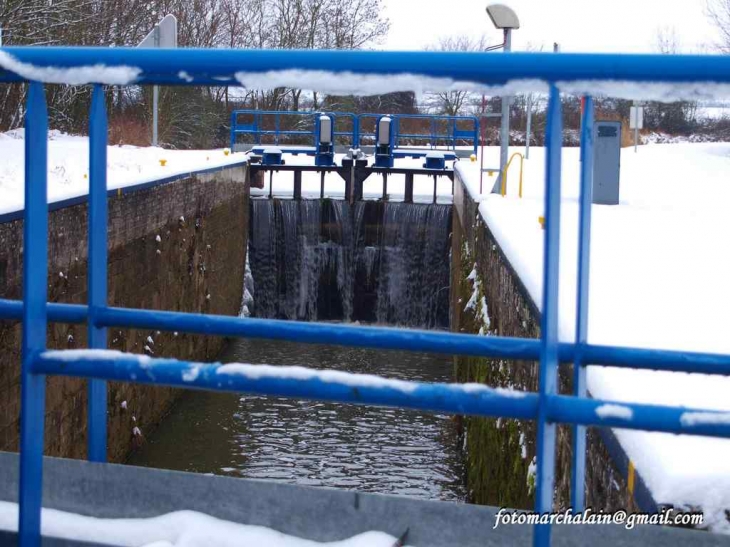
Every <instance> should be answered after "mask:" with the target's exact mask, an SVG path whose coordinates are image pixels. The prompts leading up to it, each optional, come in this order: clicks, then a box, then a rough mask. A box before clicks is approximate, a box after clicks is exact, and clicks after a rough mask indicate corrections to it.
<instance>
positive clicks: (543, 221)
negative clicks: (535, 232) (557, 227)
mask: <svg viewBox="0 0 730 547" xmlns="http://www.w3.org/2000/svg"><path fill="white" fill-rule="evenodd" d="M537 221H538V222H539V223H540V227H541V228H542V229H543V230H544V229H545V217H537Z"/></svg>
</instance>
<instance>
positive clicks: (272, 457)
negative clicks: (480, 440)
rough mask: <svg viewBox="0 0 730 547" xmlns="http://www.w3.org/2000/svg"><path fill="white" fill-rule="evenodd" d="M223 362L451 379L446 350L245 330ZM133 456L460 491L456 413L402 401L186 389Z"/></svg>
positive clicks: (309, 479) (175, 465)
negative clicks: (261, 335) (377, 404)
mask: <svg viewBox="0 0 730 547" xmlns="http://www.w3.org/2000/svg"><path fill="white" fill-rule="evenodd" d="M222 360H223V361H224V362H245V363H270V364H279V365H303V366H308V367H313V368H327V369H337V370H346V371H350V372H357V373H368V374H378V375H381V376H386V377H390V378H400V379H408V380H418V381H424V382H450V381H451V380H452V378H453V368H452V367H453V364H452V363H453V362H452V360H451V358H449V357H446V356H436V355H429V354H416V353H405V352H395V351H378V350H368V349H359V348H343V347H337V346H326V345H310V344H296V343H290V342H280V341H276V342H270V341H263V340H247V339H241V340H236V341H233V342H231V344H230V345H229V347H228V349H227V350H226V351H225V352H224V355H223V356H222ZM129 463H131V464H132V465H141V466H148V467H159V468H165V469H176V470H181V471H192V472H197V473H213V474H218V475H230V476H235V477H246V478H253V479H267V480H276V481H282V482H287V483H296V484H301V485H311V486H327V487H335V488H344V489H352V490H358V491H361V492H377V493H386V494H401V495H407V496H413V497H418V498H422V499H434V500H450V501H463V500H464V499H465V497H466V490H465V486H464V480H463V477H464V461H463V455H462V452H461V449H460V447H459V442H458V438H457V433H456V428H455V426H454V423H453V421H452V419H451V418H450V417H447V416H439V415H432V414H426V413H422V412H416V411H408V410H402V409H395V408H374V407H364V406H355V405H337V404H329V403H321V402H316V401H304V400H294V399H284V398H276V397H261V396H250V395H241V394H227V393H210V392H202V391H197V392H192V391H191V392H188V393H187V394H186V395H185V396H184V397H183V398H182V400H181V401H180V402H179V404H177V405H176V407H175V409H174V411H173V412H172V414H171V415H170V416H169V417H168V418H167V419H165V421H164V422H163V423H162V425H161V426H160V427H159V428H158V429H157V430H156V431H155V432H153V433H152V434H151V435H150V436H149V437H148V438H147V439H146V442H145V443H144V444H143V446H142V447H141V448H140V450H139V451H138V452H136V453H135V454H134V455H133V456H132V458H131V460H130V462H129Z"/></svg>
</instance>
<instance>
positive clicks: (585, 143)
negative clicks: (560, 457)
mask: <svg viewBox="0 0 730 547" xmlns="http://www.w3.org/2000/svg"><path fill="white" fill-rule="evenodd" d="M580 161H581V164H580V165H581V167H580V228H579V235H578V288H577V296H576V302H577V303H576V306H577V309H576V320H575V357H574V358H573V393H574V394H575V395H577V396H578V397H585V396H586V369H585V366H584V364H585V363H584V362H583V356H582V350H583V347H585V345H586V343H587V342H588V294H589V291H588V283H589V277H590V268H591V204H592V203H593V98H592V97H586V98H585V102H584V103H583V117H582V124H581V136H580ZM572 429H573V464H572V469H571V477H570V500H571V503H570V504H571V506H572V507H573V511H582V510H583V508H584V506H585V474H586V428H585V426H583V425H578V424H576V425H574V426H573V428H572Z"/></svg>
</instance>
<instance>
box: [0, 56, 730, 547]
mask: <svg viewBox="0 0 730 547" xmlns="http://www.w3.org/2000/svg"><path fill="white" fill-rule="evenodd" d="M2 52H3V53H4V54H6V56H4V61H3V68H0V82H30V85H29V86H28V94H27V108H26V138H25V146H26V152H25V168H26V171H25V204H26V205H25V210H24V225H23V229H24V236H23V237H24V253H23V260H24V265H23V301H22V302H17V301H8V300H0V318H10V319H21V320H22V321H23V327H24V328H23V340H22V383H21V407H22V412H21V441H20V449H21V467H20V516H19V535H20V542H21V545H22V546H23V547H35V546H37V545H38V544H39V541H40V508H41V499H42V498H41V491H42V480H41V478H42V455H43V433H44V415H45V406H44V405H45V377H46V375H47V374H60V375H73V376H81V377H87V378H91V379H92V381H91V382H90V388H89V425H88V431H89V435H88V437H89V457H90V458H91V459H94V460H98V461H104V460H105V459H106V400H105V397H106V384H105V381H106V380H108V379H117V380H123V381H136V382H144V383H154V384H160V383H163V384H169V385H176V386H177V385H179V386H188V387H196V388H201V389H214V390H215V389H232V390H238V391H252V392H256V393H267V394H279V395H284V396H292V397H300V396H301V397H314V398H318V399H326V400H332V401H339V402H349V403H352V402H356V403H362V404H385V405H395V406H402V407H407V408H418V409H426V410H432V411H437V412H453V413H461V414H475V415H481V416H487V415H489V416H496V415H501V416H510V417H517V418H522V419H534V420H536V421H537V431H538V433H537V490H536V496H535V498H536V502H535V509H536V511H538V512H540V513H545V512H547V511H549V510H551V509H552V502H553V494H554V492H553V489H554V469H555V448H556V446H555V443H556V424H557V423H569V424H574V425H576V427H575V428H574V429H573V431H574V439H573V445H574V447H576V448H580V452H581V453H580V454H577V455H576V457H575V458H574V460H573V463H572V476H571V480H572V482H573V491H572V493H571V497H572V502H573V507H574V509H580V508H582V505H583V499H582V496H581V495H580V494H579V493H580V492H582V490H583V488H584V458H585V454H584V447H585V442H584V439H585V429H584V426H589V425H592V426H600V427H620V428H627V429H641V430H650V431H664V432H673V433H682V434H691V435H709V436H718V437H730V417H729V416H728V414H727V413H718V412H714V411H706V410H689V409H684V408H677V407H666V406H657V405H646V404H635V403H631V402H620V403H616V402H607V401H598V400H593V399H590V398H588V397H587V395H586V393H585V373H584V372H585V367H586V366H588V365H592V364H601V365H608V366H620V367H633V368H644V369H652V370H667V371H682V372H689V373H693V372H694V373H700V372H701V373H706V374H717V375H728V374H729V373H730V355H724V354H723V355H715V354H706V353H692V352H678V351H668V350H664V349H652V350H649V349H638V348H622V347H616V346H607V345H592V344H588V343H587V340H586V333H587V326H588V324H587V317H588V316H587V305H588V294H589V291H588V283H589V276H588V269H587V265H588V264H589V260H588V257H589V252H590V231H591V230H590V225H591V219H590V214H589V212H590V203H591V200H590V199H589V197H590V188H591V185H592V179H591V177H592V175H591V173H592V169H591V167H592V164H591V162H592V139H591V138H590V135H591V134H592V127H593V118H592V111H591V109H592V104H591V102H590V98H589V99H588V100H587V101H586V105H587V107H586V112H585V113H584V117H583V133H582V140H581V148H582V150H581V156H582V158H583V168H582V171H581V199H580V209H581V216H580V218H581V229H580V245H579V257H578V259H579V263H580V264H581V270H580V275H579V276H578V284H577V285H578V286H577V310H578V313H577V314H576V315H577V321H576V323H577V327H578V328H577V334H576V340H575V341H573V342H565V341H563V342H560V341H559V340H558V331H557V325H558V312H559V310H558V302H559V300H558V288H559V286H558V282H557V279H558V271H559V268H558V266H559V256H560V233H559V232H560V230H559V227H560V210H561V205H560V204H561V153H560V150H561V136H562V112H561V104H560V100H559V93H560V90H561V89H562V90H566V89H567V90H571V89H572V90H575V89H581V90H584V91H585V92H586V93H588V92H589V91H593V90H595V91H596V92H598V91H600V92H610V91H611V89H612V87H611V86H614V85H616V84H615V82H617V81H618V82H633V83H638V84H641V85H643V84H644V83H646V82H655V83H666V84H672V86H673V89H674V90H675V91H677V90H678V92H679V93H680V94H681V93H682V92H683V90H684V91H685V92H686V91H687V90H689V91H691V90H692V89H694V87H697V86H699V85H703V84H707V83H720V84H727V83H730V58H728V57H725V56H647V55H582V54H560V55H555V54H505V55H491V54H483V53H439V52H384V51H336V52H335V51H283V50H279V51H261V50H259V51H256V50H254V51H252V50H246V51H239V50H196V49H180V50H174V51H173V50H140V49H129V48H67V47H60V48H55V47H52V48H48V47H12V48H3V49H2ZM274 72H277V75H276V86H277V87H279V86H291V87H296V88H306V87H309V88H312V89H320V90H321V86H322V85H324V86H325V87H326V85H327V83H328V81H332V80H331V79H328V78H322V74H323V72H324V73H326V72H330V73H332V74H333V75H334V76H336V78H337V82H338V84H337V85H338V91H339V92H345V90H344V89H343V86H342V82H346V81H347V77H348V76H349V75H352V74H355V75H358V76H372V79H371V83H372V89H370V88H369V89H370V91H373V92H381V91H380V90H379V87H378V86H380V85H381V84H383V82H385V84H384V85H382V87H383V90H388V91H393V85H392V84H393V82H394V81H397V82H399V85H400V87H403V88H404V89H403V90H404V91H405V90H409V89H408V88H409V87H410V88H411V89H413V88H427V87H429V86H436V87H438V86H439V85H443V83H444V82H449V86H453V85H456V83H459V82H466V83H468V84H469V85H470V86H471V88H472V89H474V86H473V84H474V83H476V84H484V85H488V86H495V85H496V86H500V85H503V84H507V83H510V84H511V85H510V86H509V89H510V90H513V89H515V88H519V87H524V88H525V89H526V90H536V89H540V90H544V91H549V93H550V99H549V102H548V109H547V123H546V127H547V128H548V131H547V135H546V143H547V153H546V192H545V211H546V222H545V232H544V272H543V275H544V277H543V295H542V302H541V306H540V310H541V328H540V338H539V339H537V340H534V339H519V338H507V337H498V336H487V337H480V336H474V335H466V334H457V333H442V332H426V331H401V330H397V329H386V328H380V327H374V328H368V327H350V326H342V325H323V324H316V323H311V324H310V323H298V322H284V321H276V320H264V319H240V318H230V317H220V316H205V315H199V314H185V313H178V312H162V311H152V310H134V309H123V308H112V307H108V306H107V305H106V292H107V291H106V285H105V279H106V275H107V263H106V262H107V247H108V242H107V225H106V221H107V219H106V213H105V206H106V201H107V192H106V190H107V184H106V170H105V169H104V167H103V166H104V165H105V163H106V162H105V158H104V154H105V151H106V145H107V142H106V140H107V125H106V123H107V122H106V106H105V101H104V89H103V88H102V86H101V85H98V84H113V85H129V84H135V85H150V84H163V85H165V84H167V85H215V86H220V85H244V86H247V87H249V88H250V87H256V86H263V87H265V86H266V84H267V82H269V81H271V77H272V73H274ZM388 76H398V78H397V80H392V81H388ZM363 81H364V80H363V79H362V78H358V79H357V82H358V83H357V84H353V87H354V86H355V85H357V86H360V87H362V85H363ZM42 83H60V84H75V85H81V84H87V83H90V84H97V85H94V88H93V92H92V107H91V113H90V132H89V135H90V137H89V139H90V169H89V174H90V195H89V233H90V236H89V258H88V263H89V291H88V293H89V303H88V306H83V305H70V304H49V303H48V302H47V300H48V294H47V274H48V271H47V268H48V266H47V265H48V260H47V259H48V242H47V238H46V236H47V229H48V203H47V147H48V142H47V132H48V113H47V108H46V101H45V90H44V88H43V85H42ZM641 85H639V86H634V87H635V88H636V89H637V90H640V89H641ZM683 85H686V86H687V87H686V88H683ZM622 90H623V91H625V88H622ZM325 91H326V90H325ZM354 91H358V92H359V91H361V89H353V92H354ZM492 91H493V92H495V90H492ZM497 91H498V90H497ZM382 92H384V91H382ZM302 115H312V114H311V113H307V114H302ZM350 116H352V115H350ZM363 119H365V118H363ZM403 119H404V120H405V119H407V118H405V117H404V118H403ZM429 119H430V121H429V122H428V123H429V124H430V131H429V132H428V135H427V137H426V138H428V139H430V141H431V142H432V143H433V142H434V141H437V140H439V139H442V138H443V140H444V141H446V142H447V144H448V143H450V144H451V146H455V143H456V142H457V140H461V139H465V140H468V139H469V138H471V126H470V127H469V129H466V130H465V129H459V128H457V122H456V121H454V120H446V121H445V122H440V121H437V120H436V119H435V118H434V117H429ZM234 122H235V120H234ZM396 123H397V122H396ZM438 123H445V124H446V125H447V126H449V125H450V127H451V131H450V134H451V137H452V140H449V139H448V138H447V137H444V136H443V135H442V132H441V131H440V130H439V129H438V128H437V124H438ZM234 125H236V124H235V123H232V130H233V126H234ZM275 126H276V128H275V130H274V134H276V132H277V131H278V132H279V133H281V125H280V120H277V121H275ZM261 129H262V132H260V134H270V130H268V129H267V130H266V131H265V132H263V128H261ZM296 131H303V130H300V129H296ZM353 132H354V140H353V142H355V143H359V142H360V138H361V137H362V136H366V137H367V136H370V134H369V133H365V132H361V127H360V118H359V117H358V118H353ZM306 134H308V132H307V131H304V133H296V135H306ZM416 134H417V133H415V132H411V131H404V132H403V133H402V135H401V137H402V138H411V139H415V138H417V137H416ZM448 134H449V131H446V135H447V136H448ZM341 136H347V135H341ZM48 321H67V322H86V323H87V324H88V328H89V341H90V346H91V347H92V348H96V349H102V350H103V349H104V348H105V346H106V336H105V332H104V330H105V329H106V328H108V327H111V326H118V327H132V328H145V327H146V328H156V329H160V330H180V331H185V332H192V333H200V334H218V335H229V336H253V337H261V338H273V339H286V340H295V341H303V342H327V343H333V344H344V345H353V346H365V347H378V348H383V349H406V350H410V351H435V352H441V353H450V354H462V355H464V354H465V355H479V356H490V357H496V358H505V359H522V360H529V361H532V360H538V361H539V366H540V369H539V370H540V381H539V386H538V392H536V393H518V394H516V393H513V392H507V391H504V390H492V389H488V388H485V387H479V386H459V385H446V384H419V383H413V382H393V381H387V380H383V379H376V378H369V379H365V378H363V377H353V376H347V377H343V376H338V375H336V374H335V375H333V373H331V372H329V373H328V372H320V373H314V372H310V373H307V374H305V375H290V376H286V374H285V373H286V371H285V370H280V371H278V372H277V373H272V372H271V370H269V371H268V372H267V370H266V369H258V370H257V371H256V372H255V373H254V374H240V373H241V371H242V369H237V370H238V373H236V374H229V372H231V371H232V370H236V369H232V368H230V367H229V368H225V366H222V365H202V364H195V363H185V362H177V361H173V360H168V359H165V360H152V359H149V358H147V357H140V356H129V355H123V354H116V353H106V354H99V353H96V352H92V353H91V354H89V353H83V352H81V353H79V352H73V351H67V352H48V351H46V328H47V324H48ZM89 355H91V357H89ZM566 361H568V362H569V361H572V362H574V363H575V365H576V368H577V372H576V375H575V380H576V386H575V395H574V396H565V395H559V394H558V391H557V370H558V366H559V363H560V362H566ZM246 370H249V372H250V371H251V370H253V369H246ZM221 371H224V373H223V376H224V378H222V377H221ZM225 371H227V372H225ZM283 373H284V376H283V377H282V374H283ZM354 387H356V388H357V389H354ZM577 452H578V450H576V453H577ZM549 541H550V527H549V526H545V525H538V526H537V527H536V528H535V534H534V543H535V545H537V546H541V547H542V546H546V545H548V544H549Z"/></svg>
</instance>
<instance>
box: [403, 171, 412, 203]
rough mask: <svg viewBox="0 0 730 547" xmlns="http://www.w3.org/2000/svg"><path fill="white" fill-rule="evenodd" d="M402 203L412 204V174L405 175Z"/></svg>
mask: <svg viewBox="0 0 730 547" xmlns="http://www.w3.org/2000/svg"><path fill="white" fill-rule="evenodd" d="M403 201H404V202H405V203H413V173H406V193H405V196H404V198H403Z"/></svg>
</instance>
